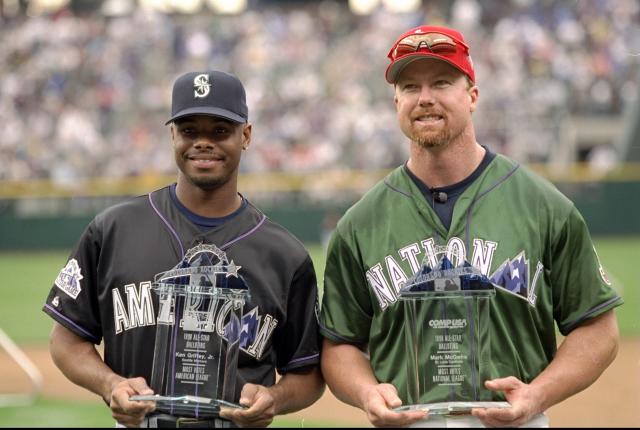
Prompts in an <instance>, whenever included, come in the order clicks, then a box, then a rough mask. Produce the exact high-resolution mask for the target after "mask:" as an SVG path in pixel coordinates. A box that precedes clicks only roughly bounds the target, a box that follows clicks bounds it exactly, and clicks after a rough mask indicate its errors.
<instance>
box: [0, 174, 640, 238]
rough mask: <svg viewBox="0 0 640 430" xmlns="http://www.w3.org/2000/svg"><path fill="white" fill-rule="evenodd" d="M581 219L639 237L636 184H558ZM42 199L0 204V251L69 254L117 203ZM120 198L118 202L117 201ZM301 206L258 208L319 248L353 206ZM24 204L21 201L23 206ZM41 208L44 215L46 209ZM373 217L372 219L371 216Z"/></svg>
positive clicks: (608, 231) (639, 188)
mask: <svg viewBox="0 0 640 430" xmlns="http://www.w3.org/2000/svg"><path fill="white" fill-rule="evenodd" d="M556 186H557V187H558V188H559V189H560V190H561V191H562V192H563V193H564V194H565V195H567V196H568V197H569V198H570V199H571V200H573V201H574V203H575V205H576V207H577V208H578V209H579V210H580V212H581V213H582V214H583V216H584V218H585V220H586V221H587V224H588V225H589V227H590V229H591V233H592V235H594V236H603V235H637V234H640V217H638V213H640V199H637V198H635V197H634V196H636V197H637V196H639V195H640V181H627V182H625V181H622V182H583V183H576V182H570V183H556ZM95 199H97V198H83V199H82V200H80V202H79V201H73V199H69V198H62V197H61V198H57V199H51V198H49V199H46V200H44V201H40V202H39V203H40V204H36V203H34V202H33V201H32V202H31V203H30V204H27V205H25V204H21V202H20V201H19V200H15V199H14V200H4V201H2V202H1V205H0V208H1V209H0V250H38V249H70V248H71V247H72V246H73V245H74V243H75V242H76V240H77V239H78V237H79V236H80V234H81V233H82V231H83V230H84V228H85V227H86V225H87V224H88V223H89V222H90V221H91V219H92V217H93V216H94V215H95V213H97V212H98V211H99V210H100V208H101V207H102V206H106V205H110V204H113V203H114V202H115V201H117V199H115V200H113V199H112V200H104V199H102V200H101V202H102V203H101V204H96V203H95V202H94V200H95ZM120 199H121V198H120ZM353 201H355V199H353V198H352V199H350V200H349V201H344V200H341V201H338V202H337V201H335V200H333V201H331V202H327V201H325V202H324V203H317V202H316V203H314V202H304V200H300V199H295V198H291V199H286V198H282V199H279V200H278V201H277V203H276V202H274V203H272V204H269V203H267V202H260V203H259V206H260V207H261V208H262V209H263V210H264V211H265V212H266V213H267V215H268V216H269V217H270V218H271V219H272V220H274V221H276V222H278V223H280V224H282V225H283V226H285V227H286V228H288V229H289V230H290V231H291V232H292V233H294V234H295V235H296V236H297V237H298V238H299V239H300V240H301V241H302V242H305V243H321V242H323V241H325V240H326V238H327V235H328V233H330V231H331V229H332V228H333V227H334V226H335V222H336V221H337V219H338V218H339V216H340V215H341V214H343V213H344V211H345V210H346V209H347V208H348V207H349V206H350V204H351V203H353ZM22 203H24V202H22ZM43 208H45V209H46V210H44V209H43ZM373 216H375V215H373Z"/></svg>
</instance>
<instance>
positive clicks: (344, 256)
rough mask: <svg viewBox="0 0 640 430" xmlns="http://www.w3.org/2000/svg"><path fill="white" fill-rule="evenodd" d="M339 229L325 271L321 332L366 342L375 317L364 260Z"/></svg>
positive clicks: (337, 338)
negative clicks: (357, 254)
mask: <svg viewBox="0 0 640 430" xmlns="http://www.w3.org/2000/svg"><path fill="white" fill-rule="evenodd" d="M353 247H354V246H353V245H352V246H350V244H349V243H348V241H347V240H345V238H344V233H342V232H341V230H339V229H337V230H336V231H335V232H334V233H333V235H332V237H331V240H330V242H329V248H328V251H327V264H326V267H325V271H324V289H323V296H322V307H321V312H320V333H321V334H322V335H323V336H324V337H326V338H328V339H330V340H332V341H334V342H337V343H352V344H366V343H367V342H368V339H369V330H370V328H371V320H372V318H373V308H372V306H371V298H370V296H369V292H368V287H367V281H366V277H365V275H364V272H363V264H362V263H361V262H360V261H359V259H358V258H357V257H356V255H355V254H354V251H353Z"/></svg>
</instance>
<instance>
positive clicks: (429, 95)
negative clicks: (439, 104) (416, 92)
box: [418, 85, 435, 106]
mask: <svg viewBox="0 0 640 430" xmlns="http://www.w3.org/2000/svg"><path fill="white" fill-rule="evenodd" d="M418 103H419V104H420V106H431V105H433V104H434V103H435V99H434V98H433V91H431V89H430V88H429V87H428V86H426V85H424V86H423V87H422V89H421V90H420V98H419V99H418Z"/></svg>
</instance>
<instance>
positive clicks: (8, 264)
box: [0, 237, 640, 427]
mask: <svg viewBox="0 0 640 430" xmlns="http://www.w3.org/2000/svg"><path fill="white" fill-rule="evenodd" d="M595 242H596V249H597V250H598V254H599V256H600V259H601V261H602V264H603V265H604V267H605V269H606V271H607V273H608V275H609V277H610V278H611V279H612V281H613V282H614V285H615V287H616V289H617V290H618V291H619V292H620V293H621V294H622V296H623V297H624V299H625V304H624V305H623V306H622V307H620V308H618V309H617V316H618V321H619V324H620V329H621V332H622V334H623V335H624V336H637V335H640V319H639V318H638V316H637V315H638V311H637V309H639V308H640V288H639V285H638V280H639V277H638V272H637V269H636V268H635V265H636V264H637V255H638V251H639V250H640V238H638V237H636V238H596V240H595ZM309 250H310V252H311V255H312V258H313V260H314V263H315V267H316V271H317V273H318V274H319V275H318V277H319V279H320V280H321V279H322V275H321V274H322V272H323V269H324V264H325V260H324V252H323V249H322V248H321V247H320V246H317V245H312V246H309ZM67 253H68V252H67V251H64V252H34V253H7V252H4V253H0V274H1V275H2V276H1V277H0V279H1V281H0V282H2V285H1V287H0V327H2V329H3V330H4V331H5V332H6V333H7V334H8V335H9V336H11V338H13V339H14V341H16V342H17V343H19V344H46V342H47V340H48V335H49V331H50V329H51V325H52V321H51V319H50V318H49V317H48V316H47V315H45V314H44V313H43V312H42V311H41V308H42V305H43V303H44V300H45V298H46V296H47V294H48V291H49V289H50V288H51V285H52V283H53V280H54V278H55V276H56V275H57V273H58V271H59V270H60V268H61V267H62V266H63V265H64V264H65V262H66V259H67ZM0 387H1V385H0ZM1 392H2V389H1V388H0V393H1ZM43 424H44V426H52V425H53V426H59V427H113V420H112V419H111V416H110V413H109V411H108V409H107V408H106V407H104V406H103V405H101V404H99V403H86V404H82V403H81V404H78V402H73V403H72V402H65V401H61V400H57V399H46V398H45V399H40V400H39V401H38V402H37V403H36V404H35V405H34V406H31V407H8V408H0V427H32V426H35V427H40V426H43ZM303 424H304V427H322V426H327V425H332V424H331V423H330V422H328V423H310V422H305V423H303ZM334 425H338V424H334ZM273 426H274V427H278V426H282V427H291V426H294V427H295V426H301V424H300V423H297V422H291V421H287V419H286V417H285V418H278V419H277V420H276V421H275V422H274V424H273Z"/></svg>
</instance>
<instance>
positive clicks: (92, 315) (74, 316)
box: [42, 220, 102, 345]
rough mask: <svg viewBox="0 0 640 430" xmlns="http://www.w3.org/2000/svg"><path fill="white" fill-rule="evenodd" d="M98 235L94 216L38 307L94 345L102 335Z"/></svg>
mask: <svg viewBox="0 0 640 430" xmlns="http://www.w3.org/2000/svg"><path fill="white" fill-rule="evenodd" d="M99 238H100V235H99V233H98V229H97V226H96V221H95V220H94V221H92V222H91V223H90V224H89V226H88V227H87V228H86V229H85V231H84V233H83V234H82V236H81V237H80V240H79V241H78V243H77V244H76V246H75V248H74V250H73V251H72V253H71V255H70V256H69V259H68V261H67V263H66V265H65V266H64V267H63V268H62V269H61V270H60V272H59V273H58V276H57V277H56V279H55V281H54V283H53V287H52V288H51V291H50V292H49V296H48V297H47V300H46V302H45V305H44V307H43V308H42V310H43V311H44V312H45V313H46V314H48V315H49V316H50V317H51V318H53V319H54V320H56V321H57V322H58V323H60V324H61V325H63V326H64V327H66V328H67V329H69V330H71V331H72V332H74V333H75V334H77V335H78V336H80V337H81V338H83V339H86V340H88V341H90V342H93V343H95V344H96V345H97V344H99V343H100V341H101V339H102V329H101V323H100V310H99V308H98V285H97V279H96V278H97V277H96V273H97V264H98V263H97V262H98V258H99V253H100V240H99Z"/></svg>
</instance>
